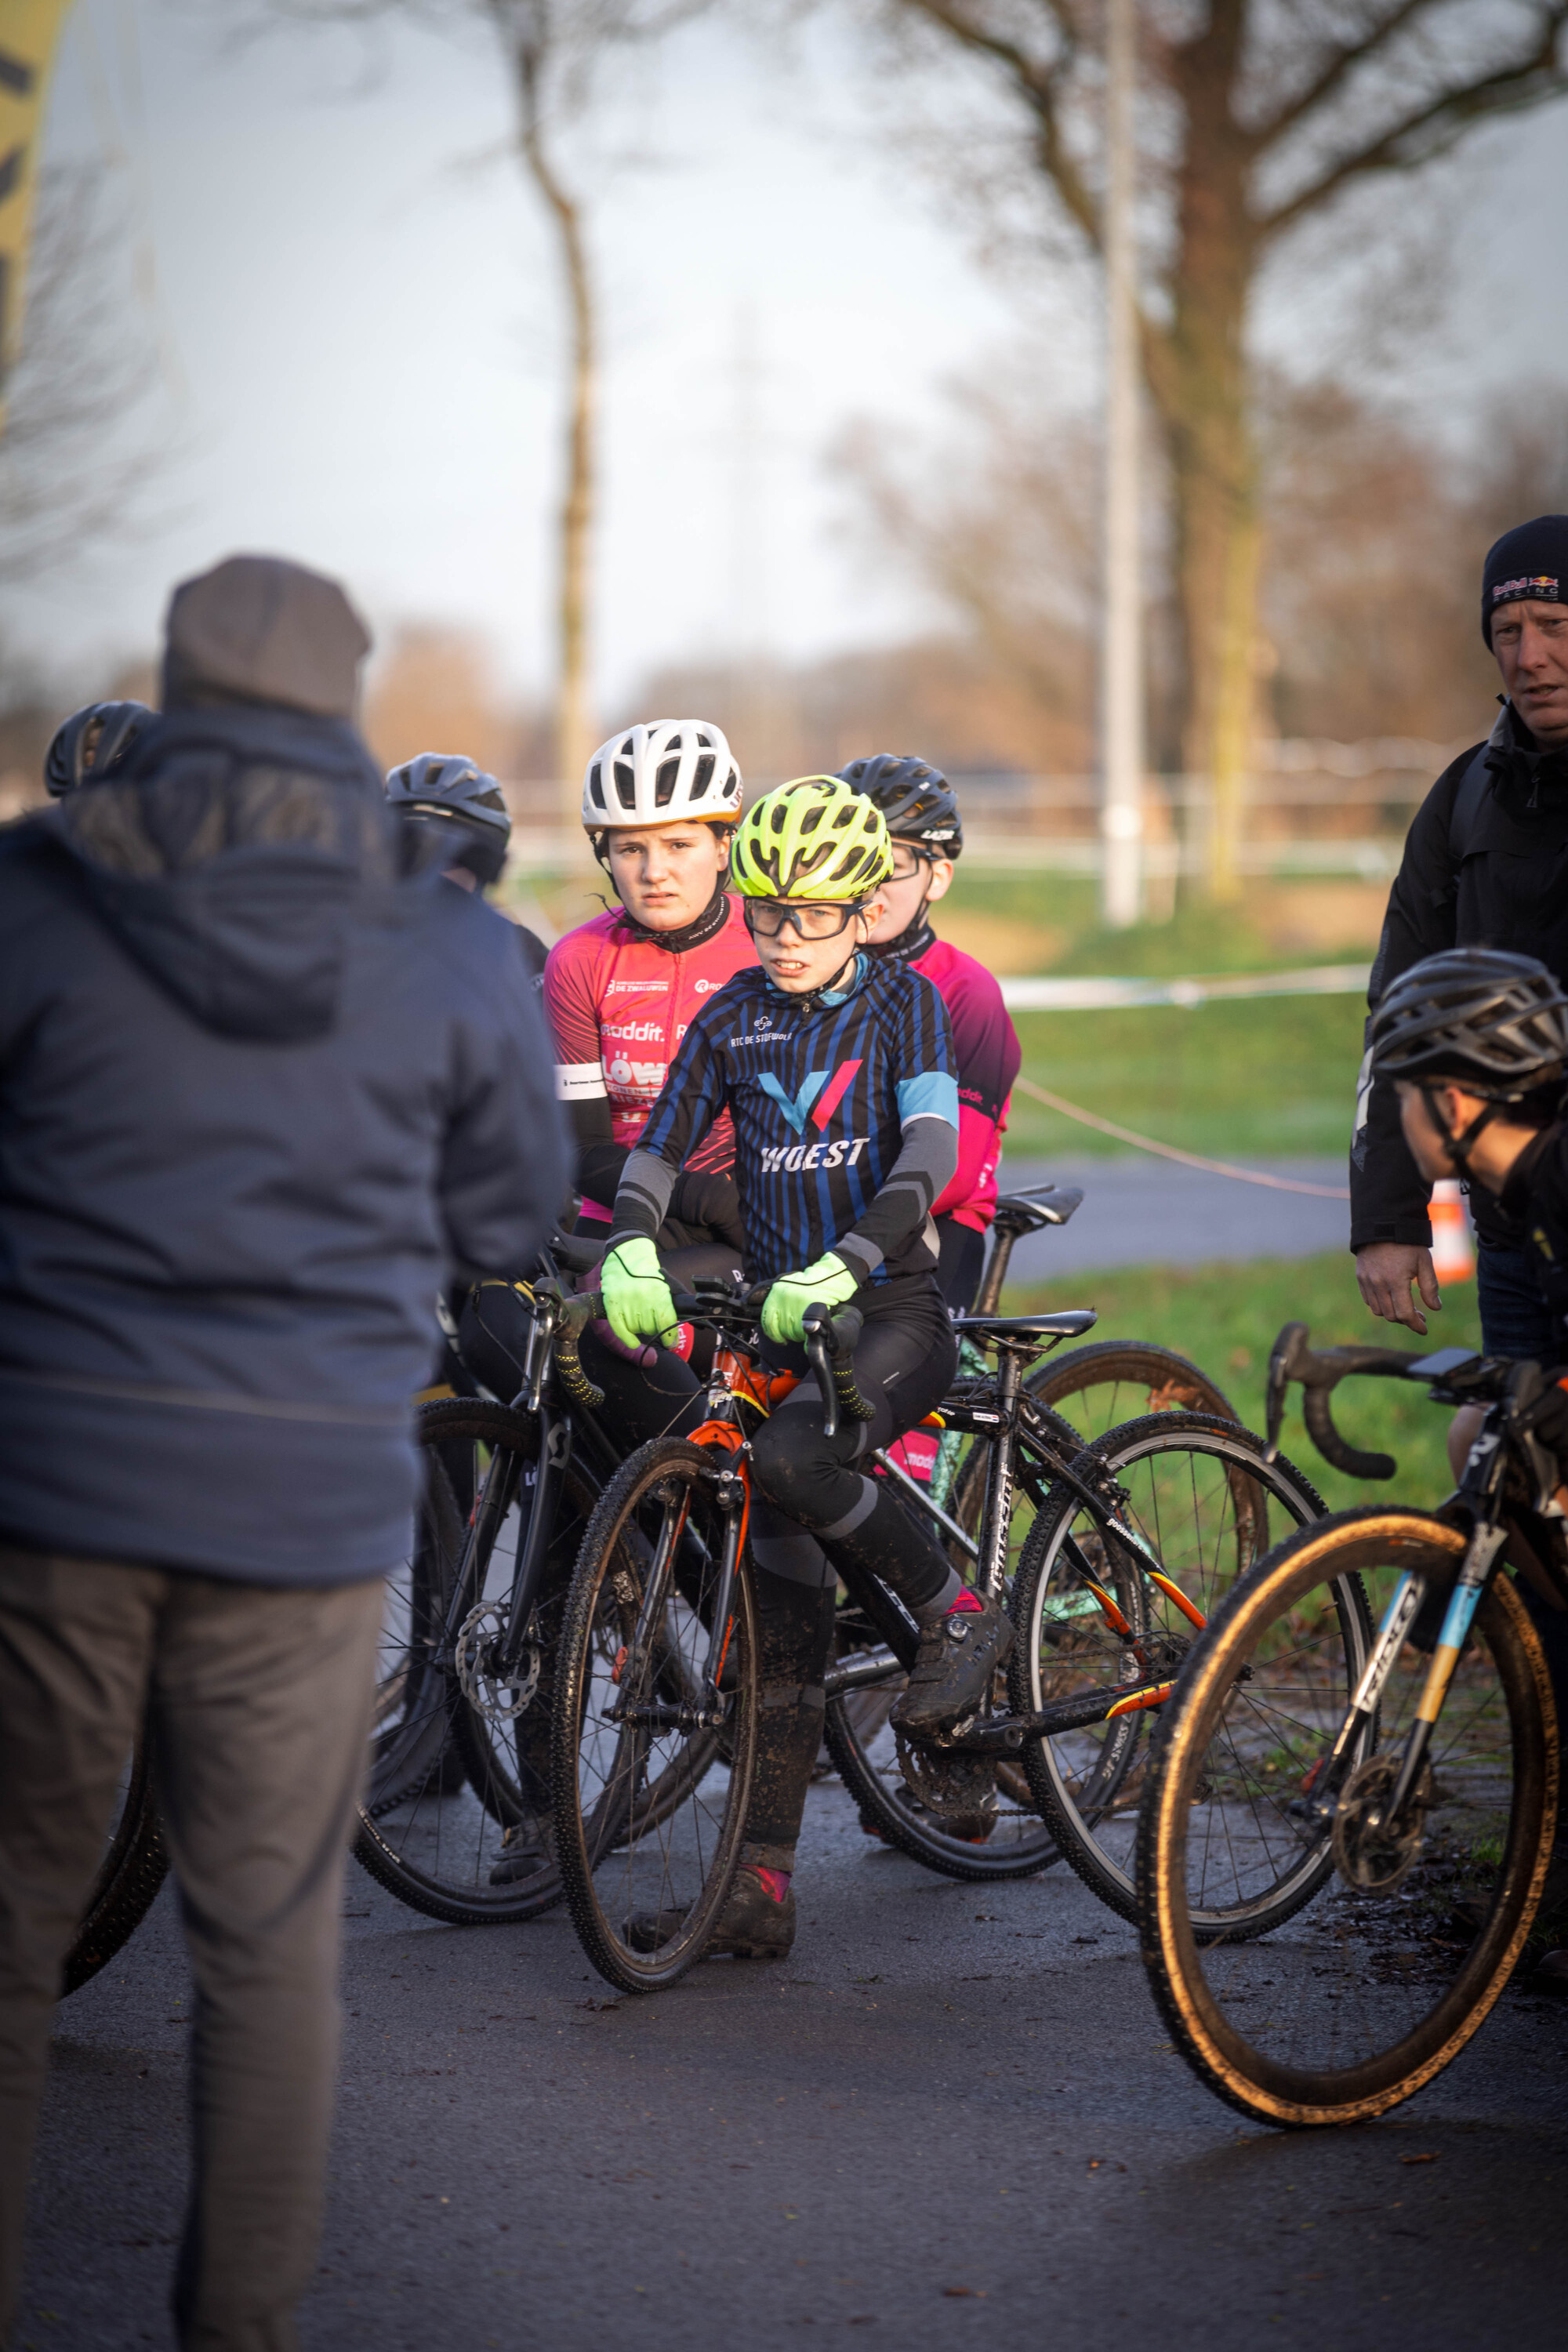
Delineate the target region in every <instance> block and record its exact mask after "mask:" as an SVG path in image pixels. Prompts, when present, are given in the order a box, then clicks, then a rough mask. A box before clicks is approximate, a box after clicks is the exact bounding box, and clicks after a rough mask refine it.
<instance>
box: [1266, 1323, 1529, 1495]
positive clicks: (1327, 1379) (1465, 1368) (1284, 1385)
mask: <svg viewBox="0 0 1568 2352" xmlns="http://www.w3.org/2000/svg"><path fill="white" fill-rule="evenodd" d="M1508 1370H1509V1367H1508V1366H1507V1365H1506V1364H1501V1363H1497V1362H1494V1361H1492V1360H1488V1359H1487V1358H1485V1357H1481V1356H1478V1355H1477V1354H1476V1353H1475V1352H1474V1350H1473V1349H1469V1348H1439V1349H1436V1351H1435V1352H1434V1353H1433V1354H1431V1355H1424V1356H1413V1355H1411V1354H1409V1353H1408V1351H1407V1350H1406V1349H1403V1348H1372V1347H1355V1346H1350V1347H1340V1348H1321V1349H1314V1348H1312V1347H1311V1346H1310V1344H1309V1332H1308V1328H1307V1326H1306V1324H1305V1323H1287V1324H1286V1326H1285V1328H1284V1329H1283V1330H1282V1331H1281V1332H1280V1334H1279V1338H1278V1339H1276V1340H1275V1342H1274V1346H1273V1349H1272V1350H1271V1351H1270V1354H1269V1358H1268V1390H1267V1397H1268V1453H1267V1457H1266V1458H1267V1459H1268V1461H1270V1462H1272V1461H1273V1460H1274V1459H1275V1458H1276V1456H1277V1455H1278V1454H1279V1432H1280V1430H1281V1428H1282V1427H1283V1425H1284V1420H1285V1400H1286V1395H1287V1393H1288V1391H1289V1386H1290V1383H1291V1381H1300V1384H1301V1388H1302V1391H1303V1394H1302V1399H1301V1418H1302V1419H1303V1421H1304V1422H1305V1423H1306V1424H1307V1434H1308V1435H1309V1437H1310V1439H1311V1441H1312V1443H1313V1444H1314V1445H1315V1446H1316V1447H1317V1449H1318V1451H1319V1453H1320V1454H1321V1455H1322V1457H1323V1459H1324V1461H1325V1462H1331V1463H1332V1465H1333V1466H1334V1468H1335V1469H1336V1470H1342V1471H1343V1472H1344V1473H1345V1475H1347V1476H1348V1477H1351V1478H1392V1477H1393V1476H1394V1474H1395V1472H1396V1471H1397V1469H1398V1467H1399V1465H1398V1464H1397V1463H1396V1462H1395V1460H1394V1456H1393V1454H1365V1453H1363V1451H1362V1450H1361V1448H1360V1447H1359V1446H1356V1445H1352V1444H1349V1442H1348V1441H1347V1440H1346V1439H1345V1438H1343V1437H1342V1435H1341V1434H1340V1432H1339V1431H1338V1430H1337V1429H1336V1428H1335V1426H1334V1419H1333V1414H1332V1413H1331V1411H1330V1409H1329V1399H1330V1397H1331V1394H1332V1393H1333V1391H1334V1390H1335V1389H1336V1388H1337V1387H1338V1386H1339V1384H1340V1382H1341V1381H1342V1380H1347V1379H1349V1378H1350V1376H1351V1375H1352V1373H1369V1374H1373V1375H1380V1376H1382V1377H1383V1378H1384V1379H1389V1380H1402V1381H1427V1382H1429V1383H1430V1384H1431V1386H1432V1393H1433V1394H1434V1396H1441V1397H1443V1398H1444V1399H1445V1401H1446V1402H1454V1403H1458V1402H1460V1398H1459V1397H1458V1395H1456V1394H1454V1393H1453V1391H1455V1390H1456V1389H1459V1390H1462V1391H1463V1392H1464V1398H1465V1400H1466V1401H1473V1402H1479V1401H1481V1399H1482V1398H1483V1397H1489V1396H1493V1395H1497V1396H1500V1395H1501V1394H1502V1393H1503V1389H1504V1387H1505V1386H1506V1376H1507V1373H1508Z"/></svg>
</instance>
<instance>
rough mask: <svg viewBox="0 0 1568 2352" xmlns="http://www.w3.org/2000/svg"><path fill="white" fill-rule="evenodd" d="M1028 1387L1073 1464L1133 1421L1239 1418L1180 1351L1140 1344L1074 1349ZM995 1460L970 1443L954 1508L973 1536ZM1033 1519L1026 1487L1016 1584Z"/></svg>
mask: <svg viewBox="0 0 1568 2352" xmlns="http://www.w3.org/2000/svg"><path fill="white" fill-rule="evenodd" d="M1024 1386H1025V1387H1026V1389H1027V1391H1028V1392H1029V1395H1030V1396H1031V1397H1032V1398H1033V1399H1034V1401H1035V1402H1036V1403H1037V1405H1038V1406H1039V1407H1040V1408H1041V1409H1042V1411H1043V1412H1046V1413H1047V1415H1048V1416H1049V1419H1048V1423H1047V1427H1048V1431H1049V1434H1050V1435H1051V1437H1052V1439H1053V1440H1054V1441H1055V1442H1056V1443H1057V1444H1058V1445H1060V1447H1061V1449H1062V1452H1063V1454H1064V1455H1065V1456H1066V1457H1067V1459H1068V1460H1069V1461H1070V1460H1071V1458H1072V1456H1073V1455H1074V1454H1076V1453H1077V1452H1078V1450H1079V1446H1081V1445H1091V1444H1094V1443H1095V1441H1096V1440H1097V1439H1098V1438H1100V1437H1103V1436H1104V1435H1105V1434H1106V1433H1107V1432H1108V1431H1110V1430H1111V1429H1119V1428H1121V1427H1123V1426H1124V1425H1125V1424H1126V1423H1128V1422H1130V1421H1131V1420H1132V1419H1133V1418H1134V1416H1142V1415H1143V1414H1145V1413H1151V1412H1207V1413H1214V1414H1217V1415H1218V1417H1219V1418H1220V1419H1221V1420H1222V1421H1234V1420H1235V1419H1236V1414H1235V1412H1233V1411H1232V1409H1231V1406H1230V1402H1229V1401H1228V1399H1227V1398H1226V1394H1225V1392H1224V1391H1223V1390H1222V1389H1218V1388H1216V1387H1215V1384H1214V1382H1213V1381H1211V1380H1210V1379H1209V1378H1208V1377H1207V1375H1206V1374H1205V1373H1204V1372H1201V1371H1200V1370H1198V1368H1197V1366H1196V1364H1192V1363H1189V1362H1188V1361H1187V1359H1186V1358H1185V1356H1178V1355H1177V1354H1176V1353H1175V1351H1174V1349H1170V1348H1156V1347H1153V1346H1152V1345H1151V1344H1148V1343H1146V1342H1145V1341H1143V1340H1141V1339H1092V1340H1090V1341H1089V1343H1088V1344H1087V1345H1086V1346H1084V1347H1081V1348H1068V1349H1065V1350H1064V1352H1063V1353H1062V1354H1060V1355H1057V1356H1049V1357H1047V1360H1046V1361H1045V1362H1044V1363H1043V1364H1037V1365H1036V1367H1035V1369H1034V1370H1033V1371H1032V1372H1030V1373H1029V1374H1028V1376H1027V1378H1026V1381H1025V1382H1024ZM989 1460H990V1448H989V1446H988V1445H986V1444H984V1442H981V1441H977V1440H974V1439H970V1440H968V1441H966V1442H965V1444H964V1450H963V1454H962V1458H961V1460H960V1462H959V1465H958V1470H957V1475H956V1476H955V1477H954V1479H953V1483H952V1504H951V1506H950V1508H951V1510H952V1516H953V1517H954V1518H955V1519H956V1520H957V1521H958V1523H959V1525H960V1527H961V1528H963V1531H964V1533H965V1534H966V1535H969V1536H974V1535H977V1534H978V1533H979V1530H980V1520H981V1514H982V1511H983V1510H984V1503H985V1473H986V1465H987V1464H988V1462H989ZM1034 1517H1035V1505H1034V1503H1033V1502H1032V1500H1031V1499H1030V1497H1029V1496H1028V1495H1027V1494H1026V1493H1025V1492H1024V1491H1023V1490H1022V1489H1021V1488H1020V1490H1019V1491H1018V1493H1017V1494H1016V1496H1015V1497H1014V1505H1013V1524H1012V1528H1011V1530H1010V1533H1009V1538H1008V1547H1007V1551H1008V1570H1007V1572H1008V1577H1009V1580H1010V1579H1011V1578H1012V1577H1013V1576H1014V1575H1016V1572H1017V1566H1018V1561H1019V1560H1020V1559H1021V1558H1022V1556H1023V1550H1024V1545H1025V1542H1026V1539H1027V1538H1028V1533H1029V1529H1030V1528H1031V1527H1032V1526H1033V1524H1034ZM950 1549H951V1550H952V1558H953V1564H954V1566H955V1567H958V1568H960V1569H962V1568H963V1565H964V1562H963V1557H962V1555H961V1554H960V1553H959V1552H958V1550H957V1549H956V1548H953V1547H952V1546H951V1545H950Z"/></svg>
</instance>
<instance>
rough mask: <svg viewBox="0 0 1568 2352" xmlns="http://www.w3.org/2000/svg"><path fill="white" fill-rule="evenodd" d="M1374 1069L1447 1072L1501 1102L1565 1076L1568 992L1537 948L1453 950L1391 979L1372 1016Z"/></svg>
mask: <svg viewBox="0 0 1568 2352" xmlns="http://www.w3.org/2000/svg"><path fill="white" fill-rule="evenodd" d="M1371 1047H1372V1075H1373V1077H1378V1078H1390V1079H1392V1078H1410V1079H1413V1080H1414V1081H1415V1083H1416V1084H1418V1085H1420V1086H1422V1087H1431V1086H1436V1085H1440V1084H1441V1083H1442V1082H1443V1081H1444V1080H1445V1079H1447V1080H1448V1081H1450V1082H1451V1083H1452V1084H1453V1085H1455V1086H1461V1087H1464V1088H1465V1090H1466V1092H1467V1093H1468V1094H1474V1095H1484V1096H1485V1097H1486V1098H1487V1099H1488V1101H1489V1102H1495V1103H1510V1102H1519V1101H1520V1100H1521V1099H1522V1097H1524V1096H1526V1095H1528V1094H1533V1093H1534V1092H1535V1091H1536V1090H1537V1089H1538V1088H1539V1087H1548V1086H1551V1085H1552V1084H1554V1083H1555V1082H1557V1081H1559V1080H1561V1078H1562V1076H1563V1067H1564V1065H1565V1064H1568V994H1565V993H1564V992H1563V988H1562V987H1561V985H1560V984H1559V982H1557V981H1555V980H1554V979H1553V978H1552V974H1551V972H1549V971H1547V969H1546V966H1545V965H1544V964H1543V963H1538V962H1537V961H1536V960H1535V958H1534V957H1533V956H1521V955H1505V954H1504V953H1503V952H1502V950H1500V949H1498V948H1450V949H1448V950H1446V951H1445V952H1444V953H1443V954H1441V955H1433V956H1426V957H1425V958H1424V959H1423V961H1421V962H1420V963H1417V964H1412V965H1411V967H1410V970H1409V971H1405V972H1401V973H1400V975H1399V978H1398V979H1397V980H1395V981H1392V982H1390V983H1389V985H1388V987H1387V988H1386V989H1384V992H1383V994H1382V996H1381V997H1380V998H1379V999H1378V1003H1377V1010H1376V1011H1375V1013H1373V1016H1372V1033H1371Z"/></svg>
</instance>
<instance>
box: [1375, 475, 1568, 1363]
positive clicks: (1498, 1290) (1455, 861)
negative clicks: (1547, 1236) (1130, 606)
mask: <svg viewBox="0 0 1568 2352" xmlns="http://www.w3.org/2000/svg"><path fill="white" fill-rule="evenodd" d="M1481 634H1482V635H1483V636H1484V637H1485V638H1486V641H1487V644H1488V646H1489V647H1490V649H1491V651H1492V653H1493V655H1494V656H1496V659H1497V664H1498V667H1499V669H1500V672H1501V673H1502V683H1503V692H1502V694H1501V695H1500V698H1499V699H1500V702H1501V704H1502V709H1501V710H1500V713H1499V716H1498V720H1497V724H1496V725H1495V726H1494V727H1493V729H1492V730H1491V733H1490V735H1489V737H1488V739H1487V740H1486V741H1485V742H1484V743H1478V744H1473V745H1472V746H1471V748H1470V749H1469V750H1468V751H1465V752H1462V753H1461V754H1460V756H1459V758H1458V759H1457V760H1456V761H1454V762H1453V764H1452V765H1451V766H1450V767H1448V768H1447V769H1446V770H1445V771H1444V772H1443V774H1442V775H1441V776H1439V777H1438V779H1437V782H1436V783H1435V784H1434V785H1433V787H1432V790H1431V791H1430V792H1429V793H1427V795H1426V800H1425V801H1424V802H1423V803H1422V804H1421V806H1420V808H1419V809H1418V810H1417V812H1416V814H1415V823H1414V824H1412V825H1411V828H1410V833H1409V837H1408V839H1407V840H1406V842H1405V856H1404V860H1403V862H1402V864H1401V866H1400V868H1399V872H1398V874H1397V876H1396V877H1394V887H1393V889H1392V890H1391V891H1390V893H1389V899H1388V913H1387V916H1386V918H1385V919H1384V926H1383V937H1382V940H1381V942H1380V943H1379V946H1378V950H1377V958H1376V961H1375V962H1374V963H1373V968H1372V977H1371V981H1370V982H1369V985H1368V990H1367V1001H1368V1003H1369V1004H1370V1005H1371V1006H1372V1007H1373V1008H1374V1009H1375V1007H1376V1005H1377V1003H1378V1001H1379V999H1380V998H1381V997H1382V996H1383V995H1384V992H1385V991H1386V990H1387V989H1388V988H1389V987H1391V986H1392V984H1393V983H1394V981H1396V980H1397V979H1398V978H1399V977H1400V975H1401V974H1402V973H1403V972H1405V971H1409V969H1410V968H1411V966H1412V965H1413V964H1415V963H1418V962H1419V961H1421V959H1422V958H1423V957H1424V956H1429V955H1436V954H1438V953H1440V952H1441V951H1442V950H1445V949H1447V948H1465V947H1489V948H1500V949H1503V950H1506V951H1507V952H1509V953H1510V954H1514V955H1529V956H1536V957H1539V959H1540V960H1541V961H1542V963H1544V964H1545V966H1546V968H1547V970H1548V971H1551V972H1552V973H1554V974H1555V976H1556V978H1557V979H1558V980H1560V981H1568V515H1539V516H1537V518H1536V520H1534V521H1533V522H1527V523H1521V525H1520V526H1519V528H1518V529H1517V530H1510V531H1505V532H1504V534H1503V536H1502V538H1501V539H1500V540H1499V541H1497V543H1496V545H1495V546H1494V547H1493V548H1492V550H1491V551H1490V553H1489V555H1488V557H1487V560H1486V564H1485V568H1484V571H1483V574H1482V582H1481ZM1370 1034H1371V1024H1370V1022H1369V1024H1368V1045H1369V1051H1368V1055H1367V1058H1366V1060H1365V1061H1364V1062H1363V1066H1362V1079H1361V1085H1360V1087H1359V1089H1358V1094H1357V1101H1356V1121H1355V1134H1354V1139H1353V1141H1352V1146H1351V1247H1352V1250H1353V1251H1354V1252H1355V1254H1356V1278H1357V1281H1358V1282H1359V1284H1360V1286H1361V1294H1362V1297H1363V1299H1364V1300H1365V1301H1366V1304H1367V1306H1368V1307H1370V1309H1371V1310H1372V1312H1373V1314H1374V1315H1380V1316H1384V1317H1385V1318H1387V1319H1388V1320H1389V1321H1390V1322H1394V1323H1407V1324H1408V1325H1409V1326H1410V1328H1412V1329H1413V1330H1415V1331H1425V1330H1426V1315H1425V1314H1424V1313H1423V1311H1422V1309H1423V1307H1426V1308H1428V1309H1430V1308H1435V1307H1436V1306H1437V1305H1438V1304H1439V1299H1438V1291H1437V1284H1436V1277H1435V1276H1434V1274H1433V1271H1432V1250H1431V1242H1432V1231H1431V1225H1430V1223H1429V1221H1428V1218H1427V1213H1426V1202H1427V1196H1428V1192H1429V1190H1430V1187H1429V1186H1428V1185H1427V1183H1426V1181H1425V1180H1424V1179H1423V1177H1422V1176H1421V1174H1420V1171H1419V1170H1418V1169H1417V1167H1416V1164H1415V1160H1413V1159H1412V1157H1411V1154H1410V1150H1409V1147H1408V1145H1407V1144H1406V1142H1405V1138H1404V1135H1403V1134H1402V1132H1401V1129H1400V1123H1399V1105H1398V1102H1397V1100H1396V1099H1395V1097H1394V1090H1393V1088H1392V1087H1391V1086H1390V1085H1389V1084H1388V1082H1387V1081H1386V1079H1380V1078H1378V1077H1377V1076H1374V1075H1373V1070H1372V1060H1371V1053H1370ZM1472 1199H1473V1203H1474V1207H1475V1212H1476V1224H1477V1232H1478V1236H1479V1242H1480V1253H1479V1266H1478V1287H1479V1293H1480V1310H1481V1329H1482V1333H1483V1335H1484V1338H1485V1341H1486V1346H1487V1349H1488V1351H1489V1353H1490V1354H1493V1355H1506V1356H1538V1355H1539V1354H1540V1352H1541V1349H1542V1346H1543V1345H1544V1344H1545V1342H1546V1339H1547V1337H1548V1328H1547V1324H1546V1320H1545V1310H1544V1307H1543V1306H1542V1300H1541V1296H1540V1292H1539V1290H1538V1288H1537V1286H1536V1283H1535V1279H1534V1276H1533V1274H1532V1272H1531V1267H1530V1266H1529V1265H1528V1264H1527V1262H1526V1260H1525V1257H1524V1255H1523V1249H1522V1235H1521V1233H1520V1231H1519V1230H1518V1228H1517V1225H1516V1223H1515V1222H1514V1221H1513V1220H1512V1219H1511V1218H1510V1216H1509V1214H1508V1213H1507V1211H1506V1210H1505V1209H1503V1208H1502V1207H1501V1206H1500V1204H1499V1203H1498V1202H1494V1201H1493V1200H1492V1199H1491V1198H1490V1196H1489V1194H1487V1193H1486V1192H1477V1193H1474V1194H1473V1195H1472ZM1413 1289H1414V1290H1415V1292H1416V1293H1417V1294H1418V1296H1416V1297H1412V1291H1413Z"/></svg>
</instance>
